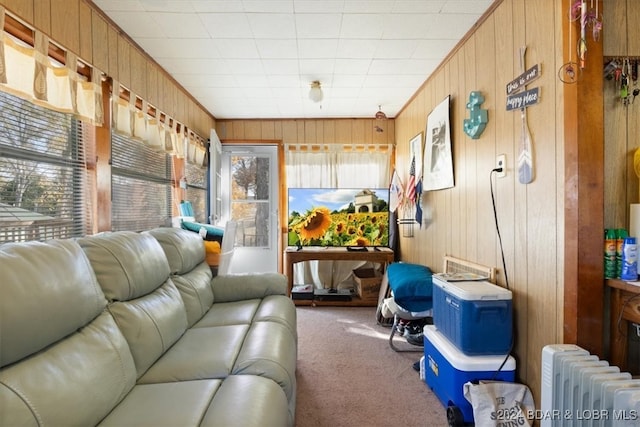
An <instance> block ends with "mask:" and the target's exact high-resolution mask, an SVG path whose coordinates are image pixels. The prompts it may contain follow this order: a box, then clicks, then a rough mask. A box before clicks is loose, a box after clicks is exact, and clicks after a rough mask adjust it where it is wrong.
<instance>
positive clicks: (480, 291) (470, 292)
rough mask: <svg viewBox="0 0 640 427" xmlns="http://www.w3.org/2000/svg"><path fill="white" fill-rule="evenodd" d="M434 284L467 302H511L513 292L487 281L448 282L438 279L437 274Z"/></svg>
mask: <svg viewBox="0 0 640 427" xmlns="http://www.w3.org/2000/svg"><path fill="white" fill-rule="evenodd" d="M432 278H433V284H434V285H435V286H438V287H440V288H442V289H443V290H444V291H445V292H447V293H449V294H451V295H453V296H455V297H458V298H460V299H463V300H466V301H477V300H482V301H487V300H488V301H492V300H493V301H495V300H510V299H511V291H510V290H509V289H506V288H503V287H502V286H498V285H494V284H493V283H490V282H487V281H484V280H482V281H465V282H447V281H446V280H443V279H442V278H440V277H438V275H437V274H434V275H433V276H432Z"/></svg>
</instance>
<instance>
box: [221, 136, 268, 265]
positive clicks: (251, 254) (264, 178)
mask: <svg viewBox="0 0 640 427" xmlns="http://www.w3.org/2000/svg"><path fill="white" fill-rule="evenodd" d="M277 158H278V157H277V147H276V146H263V145H257V146H248V145H242V146H240V145H223V147H222V171H221V172H222V173H221V180H222V190H221V191H222V216H223V218H225V220H226V219H231V220H234V221H236V222H237V223H238V228H237V232H236V241H235V250H234V255H233V258H232V261H231V267H230V272H231V273H250V272H275V271H278V233H277V232H278V211H277V206H278V165H277ZM225 193H226V194H225Z"/></svg>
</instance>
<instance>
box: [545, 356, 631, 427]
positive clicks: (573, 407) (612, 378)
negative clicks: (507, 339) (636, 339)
mask: <svg viewBox="0 0 640 427" xmlns="http://www.w3.org/2000/svg"><path fill="white" fill-rule="evenodd" d="M541 384H542V386H541V393H540V398H541V402H540V409H539V410H536V414H535V417H534V418H535V419H537V420H539V422H540V424H539V425H540V427H565V426H569V427H571V426H573V427H596V426H597V427H601V426H602V427H605V426H606V427H609V426H611V427H631V426H634V427H637V426H640V379H633V378H632V376H631V374H630V373H628V372H620V369H619V368H618V367H617V366H611V365H609V363H608V362H607V361H606V360H601V359H599V358H598V357H597V356H595V355H592V354H590V353H589V352H588V351H587V350H585V349H583V348H581V347H579V346H577V345H573V344H551V345H547V346H545V347H544V348H543V349H542V381H541Z"/></svg>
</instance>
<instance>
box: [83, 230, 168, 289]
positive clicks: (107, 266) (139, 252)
mask: <svg viewBox="0 0 640 427" xmlns="http://www.w3.org/2000/svg"><path fill="white" fill-rule="evenodd" d="M78 243H79V244H80V246H81V247H82V249H84V251H85V253H86V254H87V256H88V257H89V260H90V261H91V266H92V267H93V270H94V271H95V273H96V277H97V278H98V283H100V286H101V287H102V291H103V292H104V294H105V295H106V296H107V299H108V300H109V301H128V300H130V299H133V298H137V297H140V296H143V295H146V294H148V293H150V292H153V291H154V290H155V289H156V288H158V287H159V286H160V285H162V284H164V282H165V281H166V280H167V278H168V277H169V262H168V261H167V257H166V255H165V254H164V251H163V250H162V247H161V246H160V244H159V243H158V241H157V240H156V239H154V238H153V237H152V236H150V235H148V234H143V233H134V232H132V231H118V232H115V233H105V234H99V235H95V236H91V237H84V238H81V239H78Z"/></svg>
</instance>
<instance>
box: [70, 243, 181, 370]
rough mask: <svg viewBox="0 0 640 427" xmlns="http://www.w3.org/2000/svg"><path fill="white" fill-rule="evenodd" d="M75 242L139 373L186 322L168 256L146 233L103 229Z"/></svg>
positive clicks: (162, 351) (169, 344) (162, 350)
mask: <svg viewBox="0 0 640 427" xmlns="http://www.w3.org/2000/svg"><path fill="white" fill-rule="evenodd" d="M79 243H80V246H81V247H82V248H83V249H84V250H85V252H86V254H87V256H88V258H89V261H90V262H91V265H92V266H93V268H94V270H95V271H96V277H97V278H98V282H99V283H100V286H101V287H102V289H103V290H104V292H105V295H107V298H109V299H110V300H111V301H112V303H111V304H110V305H109V311H110V312H111V314H112V315H113V316H114V318H115V319H116V322H117V324H118V326H119V327H120V329H121V330H122V333H123V334H124V336H125V338H126V339H127V342H128V343H129V347H130V348H131V353H132V354H133V358H134V361H135V363H136V370H137V373H138V376H141V375H142V374H143V373H144V372H145V371H146V370H147V369H149V367H150V366H151V365H152V364H153V362H155V361H156V360H157V359H158V357H160V356H161V355H162V354H163V353H164V352H165V351H167V350H168V349H169V348H170V347H171V346H172V345H173V344H174V343H175V342H176V341H177V340H178V339H179V338H180V336H182V334H183V333H184V331H185V330H186V328H187V312H186V310H185V307H184V303H183V301H182V297H181V296H180V292H179V291H178V289H177V288H176V287H175V285H174V283H173V281H172V280H171V279H170V278H169V262H168V261H167V257H166V256H165V254H164V251H163V250H162V247H161V246H160V244H159V243H158V241H157V240H156V239H155V238H154V237H153V236H151V235H149V234H144V233H133V232H127V231H124V232H122V231H121V232H115V233H106V234H102V235H97V236H92V237H86V238H82V239H79Z"/></svg>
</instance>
